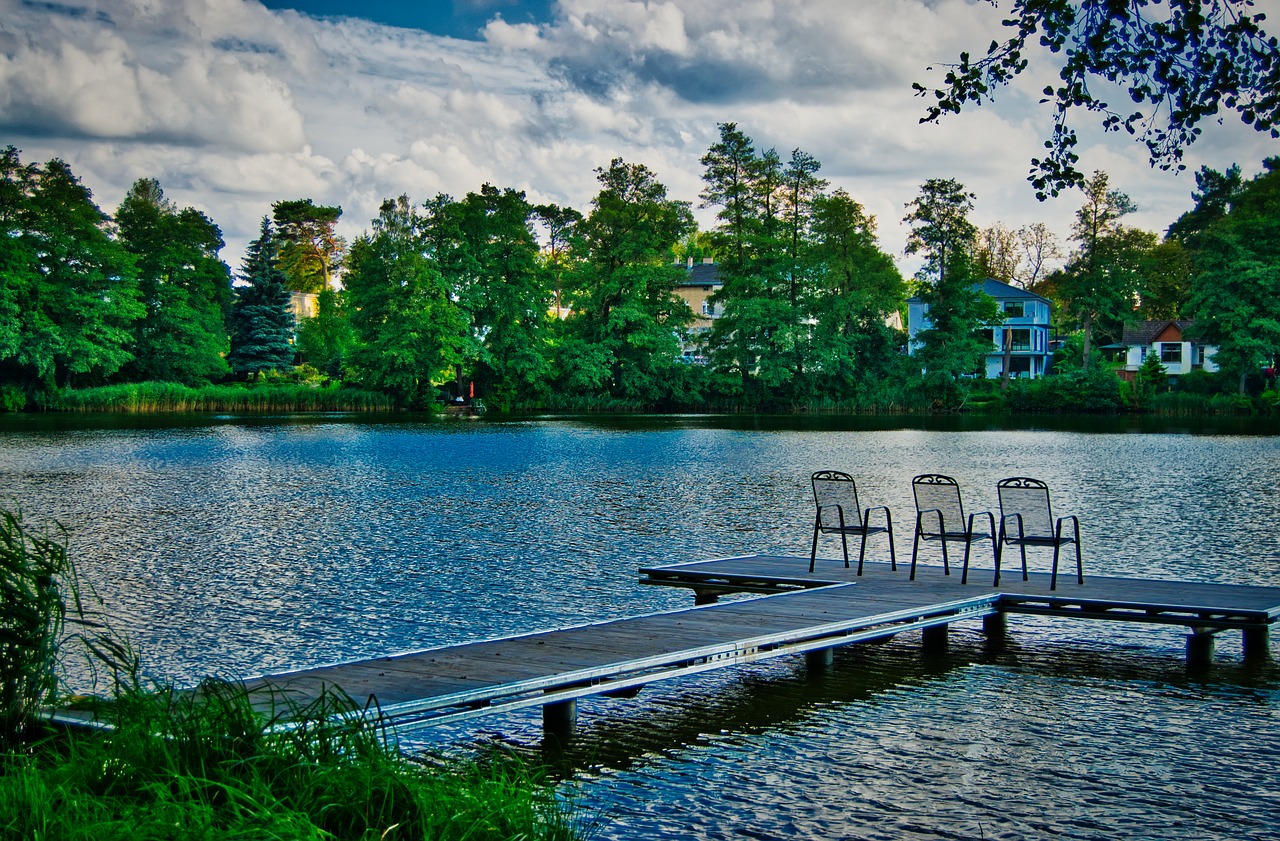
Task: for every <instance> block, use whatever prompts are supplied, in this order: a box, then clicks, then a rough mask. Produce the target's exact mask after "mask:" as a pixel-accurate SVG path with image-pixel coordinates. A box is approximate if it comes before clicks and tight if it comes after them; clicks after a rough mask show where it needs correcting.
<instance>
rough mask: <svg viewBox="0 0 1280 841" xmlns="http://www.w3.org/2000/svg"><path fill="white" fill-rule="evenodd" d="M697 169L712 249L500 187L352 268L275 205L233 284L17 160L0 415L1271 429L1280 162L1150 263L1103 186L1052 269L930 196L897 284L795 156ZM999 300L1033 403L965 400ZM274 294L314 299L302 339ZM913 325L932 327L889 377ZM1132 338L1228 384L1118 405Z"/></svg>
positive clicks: (1204, 185)
mask: <svg viewBox="0 0 1280 841" xmlns="http://www.w3.org/2000/svg"><path fill="white" fill-rule="evenodd" d="M701 163H702V165H703V185H704V186H703V189H702V192H701V194H700V195H699V196H698V201H699V203H700V205H699V206H700V207H702V208H709V209H712V210H714V213H715V224H714V225H713V226H712V227H711V228H710V229H709V230H698V227H697V225H696V224H695V222H694V216H693V205H692V203H691V202H689V201H685V200H680V199H675V198H672V197H671V196H669V195H668V191H667V188H666V187H665V186H664V185H663V183H662V182H661V180H660V179H659V176H658V174H657V173H655V172H654V171H652V170H651V169H649V168H648V167H647V166H645V165H643V164H639V163H631V162H627V161H624V160H622V159H614V160H612V161H610V162H609V164H608V165H607V166H602V167H600V168H599V169H597V170H596V175H597V179H598V183H599V192H598V193H597V194H596V195H595V197H594V198H593V199H592V200H591V202H590V206H589V207H586V208H584V209H581V210H578V209H574V208H570V207H559V206H556V205H535V204H532V203H530V202H529V201H528V199H527V198H526V196H525V194H524V193H523V192H521V191H518V190H515V189H512V188H503V187H497V186H494V185H491V184H484V185H482V186H480V187H479V189H478V190H477V191H476V192H473V193H468V194H467V195H465V196H463V197H462V198H460V199H455V198H453V197H450V196H447V195H437V196H434V197H431V198H428V199H426V200H422V201H418V200H413V199H410V197H408V196H405V195H401V196H398V197H394V198H388V199H387V200H386V201H384V202H383V204H382V207H381V209H380V211H379V213H378V215H377V217H376V218H374V219H373V220H371V222H370V223H369V227H368V229H367V230H366V231H365V232H364V233H363V234H361V235H360V236H358V237H357V238H356V239H355V240H354V241H353V242H350V243H347V242H345V241H344V240H343V239H342V238H341V237H340V236H338V235H337V234H336V233H335V229H336V225H337V223H338V221H339V220H340V219H341V215H342V209H341V208H339V207H330V206H323V205H317V204H315V203H314V202H313V201H312V200H310V199H296V200H282V201H278V202H275V203H274V204H273V205H272V208H271V213H270V214H269V215H268V216H266V217H264V218H263V219H262V220H261V227H260V232H259V235H258V237H257V238H256V239H255V240H254V241H253V242H252V243H251V245H250V246H249V248H248V249H247V251H246V254H245V256H244V259H243V261H242V263H241V265H240V266H239V268H238V270H237V271H234V272H233V271H232V270H231V268H230V267H229V266H227V264H226V263H225V262H224V261H223V260H222V258H221V257H220V252H221V250H222V248H223V240H222V234H221V231H220V229H219V227H218V225H217V224H216V223H215V222H214V221H213V220H212V219H210V218H209V217H208V216H206V215H205V214H204V213H202V212H200V211H199V210H196V209H194V208H190V207H186V208H179V207H177V206H176V205H175V204H174V203H173V202H172V201H170V200H169V199H168V198H167V197H166V196H165V194H164V191H163V189H162V187H161V185H160V184H159V183H158V182H157V181H156V180H154V179H147V178H144V179H140V180H138V181H137V182H136V183H134V185H133V186H132V187H131V189H130V190H129V191H128V194H127V195H126V196H125V197H124V198H123V199H122V200H121V201H120V203H119V205H118V209H117V210H116V212H115V214H114V215H108V214H106V213H104V212H103V211H102V210H101V209H100V208H99V206H98V205H97V204H96V203H95V201H94V198H93V195H92V193H91V192H90V190H89V189H88V188H86V187H85V186H84V184H83V183H82V182H81V181H80V180H79V179H78V178H77V177H76V176H75V174H74V173H73V172H72V171H71V169H70V167H69V166H68V165H67V164H66V163H64V162H63V161H60V160H57V159H55V160H51V161H49V162H47V163H45V164H31V163H24V162H23V161H22V160H21V154H20V152H19V150H17V149H15V148H14V147H12V146H10V147H8V148H6V149H5V150H4V151H3V153H2V154H0V223H2V225H3V232H4V236H3V237H0V410H9V411H20V410H23V409H58V408H113V407H116V406H115V405H114V403H113V401H117V402H118V395H121V394H128V395H134V397H133V398H132V400H133V403H132V405H133V408H138V405H137V404H138V398H137V395H138V394H142V393H151V394H182V395H188V396H187V397H183V398H181V399H178V398H172V399H167V400H166V399H157V401H156V406H155V407H157V408H202V407H206V406H213V405H222V406H226V405H232V406H241V405H242V406H244V407H249V408H252V407H253V405H254V402H253V399H251V398H249V397H237V396H236V395H237V394H239V395H248V394H250V393H252V392H253V390H254V389H266V388H276V389H277V390H279V389H284V390H285V392H284V393H287V394H291V395H295V396H296V395H297V394H305V393H315V394H324V395H329V397H328V398H326V399H323V400H313V401H311V402H308V401H307V400H305V399H304V400H294V402H293V403H292V404H291V405H296V406H297V407H299V408H389V407H397V408H404V409H413V410H428V409H432V408H433V407H439V406H441V405H444V404H448V403H450V402H452V401H454V400H456V399H458V398H463V399H465V400H470V399H471V398H472V397H474V398H476V399H478V400H480V401H483V403H484V404H485V405H487V406H488V407H489V408H490V409H491V410H498V411H520V410H550V411H831V412H913V411H952V410H956V409H960V408H975V407H979V406H982V407H987V408H991V409H996V410H1008V411H1027V410H1042V411H1043V410H1054V411H1057V410H1071V409H1076V410H1088V411H1123V410H1150V409H1152V408H1156V409H1159V408H1160V407H1161V406H1170V405H1172V406H1175V407H1181V408H1183V409H1185V408H1186V407H1188V406H1191V405H1193V404H1195V405H1201V406H1202V407H1204V408H1214V409H1227V410H1231V411H1239V410H1242V409H1243V410H1250V411H1253V410H1259V411H1266V410H1268V409H1269V408H1271V409H1274V407H1275V405H1276V402H1277V401H1276V399H1275V394H1276V392H1275V387H1274V374H1273V373H1272V372H1273V371H1274V363H1275V355H1276V350H1277V348H1278V347H1280V158H1272V159H1269V160H1266V161H1264V162H1263V163H1262V169H1261V172H1259V173H1258V174H1256V175H1253V176H1252V177H1246V176H1245V175H1244V173H1243V172H1242V171H1241V169H1240V167H1239V166H1232V167H1230V168H1229V169H1227V170H1226V171H1225V172H1218V171H1215V170H1212V169H1208V168H1204V169H1202V170H1201V171H1200V172H1198V173H1197V174H1196V177H1195V183H1196V190H1195V192H1194V193H1193V195H1192V199H1193V202H1192V204H1193V206H1192V209H1191V210H1189V211H1188V212H1186V213H1184V214H1183V215H1182V216H1181V217H1179V218H1178V219H1176V220H1172V221H1171V224H1170V225H1169V227H1168V229H1167V230H1166V231H1165V232H1163V233H1161V234H1158V233H1155V232H1152V231H1146V230H1141V229H1138V228H1134V227H1130V226H1128V225H1127V224H1126V221H1125V217H1126V216H1127V215H1128V214H1130V213H1131V212H1133V210H1134V203H1133V201H1132V200H1131V199H1130V198H1129V197H1128V196H1127V195H1126V194H1125V193H1123V192H1122V191H1121V190H1119V189H1116V188H1115V187H1113V186H1112V185H1111V184H1110V182H1109V178H1108V176H1107V174H1106V173H1103V172H1095V173H1093V174H1092V176H1090V177H1085V178H1082V179H1081V183H1080V184H1079V185H1077V187H1076V188H1075V189H1078V191H1079V195H1080V198H1081V204H1080V207H1079V210H1078V211H1077V212H1076V216H1075V223H1074V225H1073V226H1072V229H1071V231H1070V233H1069V236H1068V237H1067V238H1066V239H1065V240H1062V239H1059V238H1058V237H1057V236H1056V235H1055V234H1054V233H1053V232H1051V231H1049V230H1048V229H1047V228H1046V226H1045V225H1043V224H1042V223H1035V222H1028V223H1024V224H1021V225H1018V226H1008V225H1004V224H997V225H995V226H992V227H989V228H985V229H980V228H978V227H977V226H975V225H974V224H973V223H972V222H971V221H970V218H971V216H972V214H973V209H974V202H975V200H976V198H977V197H976V196H975V195H974V194H973V193H971V192H969V191H968V190H966V188H965V187H964V185H962V184H960V183H958V182H956V181H954V180H951V179H931V180H928V181H925V182H924V183H923V184H921V186H920V191H919V193H918V195H917V196H915V197H914V198H912V199H910V200H908V201H905V202H904V207H905V215H904V221H905V222H906V223H907V224H908V225H909V228H910V235H909V239H908V245H907V249H906V252H907V254H909V255H914V256H915V257H916V258H917V259H918V260H919V261H920V264H921V268H920V270H919V271H918V272H917V273H916V275H915V276H914V277H910V278H904V277H903V276H902V275H901V274H900V272H899V269H898V268H897V264H896V263H895V260H894V256H893V255H891V254H888V253H886V252H885V251H884V250H883V248H882V247H881V245H880V243H879V241H878V239H877V235H876V219H875V218H874V217H872V216H870V215H868V214H867V212H866V211H865V209H864V207H863V205H862V204H860V203H859V202H858V201H857V199H856V198H855V197H854V196H852V195H850V194H849V193H848V192H847V191H845V190H844V189H840V188H836V189H831V188H830V184H829V183H828V182H827V181H826V180H824V179H823V178H822V177H821V175H820V172H821V163H820V162H819V161H818V160H816V159H815V158H814V157H813V156H811V155H809V154H807V153H805V152H803V151H801V150H799V149H797V150H794V151H793V152H791V154H790V156H789V157H786V158H784V157H783V156H782V155H780V154H779V153H778V152H777V151H776V150H775V149H772V148H770V149H764V148H761V147H760V146H759V145H758V144H756V143H755V142H754V141H753V140H752V139H751V138H750V137H749V136H748V135H747V134H746V133H744V132H743V131H742V130H740V129H739V127H738V126H737V125H736V124H734V123H724V124H721V125H720V126H719V137H718V140H717V142H715V143H714V144H712V145H711V146H710V148H709V149H708V150H707V152H706V154H705V155H704V156H703V157H702V159H701ZM708 258H709V259H712V260H714V261H715V263H716V268H717V272H718V278H719V281H720V282H721V285H720V286H718V288H717V289H716V291H715V293H714V295H713V296H712V298H711V301H710V306H711V307H712V309H713V312H714V314H715V316H716V317H715V318H714V319H712V320H711V322H710V327H709V328H708V329H700V330H694V329H691V326H692V325H693V323H694V321H695V318H696V315H697V314H695V313H694V312H693V311H692V310H691V309H690V307H689V305H688V304H687V303H686V301H685V300H684V299H683V298H681V297H680V296H679V295H678V294H677V292H676V289H677V287H678V285H679V284H681V283H682V282H683V281H685V280H686V279H687V277H688V274H687V271H688V269H687V266H688V265H689V264H690V261H693V262H699V263H700V262H702V261H703V260H704V259H708ZM988 277H990V278H995V279H998V280H1002V281H1004V282H1007V283H1011V284H1014V285H1016V286H1020V287H1023V288H1026V289H1027V290H1029V291H1032V292H1035V293H1036V294H1039V295H1042V296H1044V297H1046V298H1049V299H1050V300H1051V301H1052V302H1053V305H1054V322H1055V323H1054V329H1055V332H1056V334H1057V338H1058V339H1059V340H1060V341H1061V344H1062V349H1061V350H1060V351H1058V352H1057V353H1056V354H1055V359H1054V373H1053V375H1052V376H1049V377H1046V378H1043V379H1041V380H1035V381H1030V380H1014V381H1012V382H1010V381H1008V380H1005V381H1003V382H1001V381H995V382H992V381H986V380H983V379H981V377H980V376H978V372H979V371H980V370H981V366H982V361H983V357H984V355H985V354H986V353H989V352H990V351H991V346H990V335H991V333H990V328H991V327H992V326H993V325H997V324H999V323H1000V319H1001V316H1000V314H999V313H998V312H997V311H996V308H995V307H994V303H993V301H992V299H990V298H988V297H987V296H985V295H983V294H982V293H981V292H980V291H978V289H977V286H978V285H979V284H980V282H981V281H982V280H983V279H984V278H988ZM293 293H310V294H311V295H314V296H315V298H314V302H315V303H314V307H315V309H314V313H309V314H308V315H310V317H305V318H298V317H297V315H296V314H295V310H296V304H295V302H294V300H293V299H294V297H295V296H294V295H293ZM911 296H915V297H917V298H919V299H920V300H921V301H923V302H924V303H926V304H928V306H929V313H930V318H931V322H932V324H931V326H930V327H929V329H927V330H924V331H923V332H921V333H920V334H919V336H917V337H916V338H917V341H918V343H919V344H918V347H916V348H913V350H912V352H911V353H908V341H907V336H906V333H905V332H904V331H903V329H902V324H903V318H902V317H903V314H904V312H905V302H906V300H907V298H908V297H911ZM1149 319H1171V320H1173V319H1176V320H1181V321H1190V322H1194V326H1193V327H1191V328H1190V331H1191V333H1190V334H1191V335H1192V336H1193V337H1194V338H1195V339H1196V340H1197V341H1199V342H1202V343H1204V344H1207V345H1212V346H1215V347H1216V348H1217V352H1216V356H1215V357H1214V361H1215V362H1216V364H1217V366H1218V367H1219V368H1220V369H1221V370H1220V372H1218V373H1215V374H1209V373H1206V372H1196V373H1195V375H1192V376H1184V377H1182V378H1180V379H1179V381H1178V382H1176V383H1175V382H1173V381H1172V380H1171V379H1170V378H1167V377H1165V376H1164V375H1163V371H1162V370H1161V369H1160V366H1159V365H1158V364H1157V365H1148V366H1144V369H1143V371H1142V372H1141V373H1140V376H1139V377H1138V379H1137V381H1136V382H1135V383H1132V384H1131V383H1126V382H1122V381H1121V380H1120V379H1119V378H1118V377H1117V376H1116V374H1115V373H1114V370H1113V366H1110V365H1109V364H1108V363H1107V361H1106V360H1105V358H1104V357H1103V355H1102V353H1101V351H1100V348H1102V347H1103V346H1105V345H1107V344H1108V343H1111V342H1114V341H1115V340H1116V339H1118V337H1119V336H1120V333H1121V331H1122V329H1123V327H1124V325H1125V324H1126V323H1132V322H1135V321H1142V320H1149ZM691 348H692V349H696V353H688V352H687V351H689V350H690V349H691ZM691 359H692V360H696V362H691V361H690V360H691ZM192 394H195V395H200V394H206V395H208V394H214V395H217V396H216V397H215V398H209V399H207V400H202V399H201V398H200V397H198V396H197V397H190V396H189V395H192ZM112 395H116V396H117V397H113V396H112ZM1190 395H1195V396H1196V397H1195V399H1192V398H1191V397H1190ZM289 399H290V400H293V398H289ZM238 401H239V402H238ZM143 402H145V401H143Z"/></svg>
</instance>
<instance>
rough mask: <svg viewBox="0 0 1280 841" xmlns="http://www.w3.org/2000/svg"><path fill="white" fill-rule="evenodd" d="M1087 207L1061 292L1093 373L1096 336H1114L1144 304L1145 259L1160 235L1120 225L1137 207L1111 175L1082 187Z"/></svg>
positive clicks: (1059, 282)
mask: <svg viewBox="0 0 1280 841" xmlns="http://www.w3.org/2000/svg"><path fill="white" fill-rule="evenodd" d="M1082 189H1083V191H1084V194H1085V202H1084V204H1083V205H1081V206H1080V209H1079V210H1077V211H1076V221H1075V224H1074V225H1073V226H1072V229H1071V238H1072V239H1073V240H1074V241H1075V242H1076V243H1077V245H1078V246H1079V247H1078V249H1077V251H1076V252H1075V254H1074V255H1073V256H1072V259H1071V260H1070V261H1069V262H1068V263H1067V265H1066V267H1065V268H1064V269H1063V271H1062V272H1060V273H1059V274H1058V275H1057V278H1056V282H1055V290H1056V293H1057V296H1058V297H1059V299H1060V300H1061V301H1062V303H1063V305H1064V307H1065V308H1066V310H1067V311H1068V312H1069V313H1070V314H1071V316H1072V317H1073V318H1075V319H1076V320H1077V321H1078V322H1079V324H1080V329H1081V330H1082V331H1083V332H1084V346H1083V351H1082V352H1083V358H1082V359H1081V366H1082V367H1083V368H1084V370H1086V371H1087V370H1088V369H1089V365H1090V363H1091V359H1092V342H1093V338H1094V334H1095V332H1097V330H1098V329H1099V327H1101V329H1102V330H1103V331H1105V332H1107V333H1109V334H1112V335H1114V334H1115V333H1116V332H1117V331H1118V330H1119V329H1120V327H1121V325H1122V324H1123V323H1124V321H1125V319H1126V318H1127V317H1128V315H1129V313H1131V312H1132V311H1133V308H1134V306H1135V304H1136V303H1137V299H1138V289H1139V281H1140V277H1141V271H1140V270H1141V260H1142V255H1143V253H1144V252H1146V251H1149V250H1150V249H1151V248H1154V247H1155V244H1156V240H1155V235H1154V234H1150V233H1146V232H1144V231H1136V230H1134V229H1132V228H1126V227H1125V226H1124V225H1122V224H1121V223H1120V220H1121V219H1123V218H1124V217H1125V216H1127V215H1128V214H1130V213H1132V212H1134V211H1135V210H1136V209H1137V207H1136V206H1135V205H1134V203H1133V202H1132V201H1131V200H1130V199H1129V197H1128V196H1127V195H1125V194H1124V193H1122V192H1120V191H1119V190H1112V189H1110V188H1109V182H1108V178H1107V174H1106V173H1105V172H1095V173H1094V174H1093V176H1092V177H1090V178H1089V180H1088V181H1086V182H1085V184H1084V187H1083V188H1082Z"/></svg>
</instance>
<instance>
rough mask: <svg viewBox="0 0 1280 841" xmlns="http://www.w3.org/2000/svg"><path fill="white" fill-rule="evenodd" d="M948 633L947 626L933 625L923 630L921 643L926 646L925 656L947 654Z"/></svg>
mask: <svg viewBox="0 0 1280 841" xmlns="http://www.w3.org/2000/svg"><path fill="white" fill-rule="evenodd" d="M947 631H948V626H946V625H932V626H930V627H928V628H925V629H923V630H922V631H921V632H920V634H921V642H922V643H923V645H924V653H925V654H945V653H946V652H947Z"/></svg>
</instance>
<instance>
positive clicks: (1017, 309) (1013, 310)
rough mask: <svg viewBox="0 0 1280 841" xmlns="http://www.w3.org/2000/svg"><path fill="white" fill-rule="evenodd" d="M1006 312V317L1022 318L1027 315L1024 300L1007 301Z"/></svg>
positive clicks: (1005, 303) (1005, 304)
mask: <svg viewBox="0 0 1280 841" xmlns="http://www.w3.org/2000/svg"><path fill="white" fill-rule="evenodd" d="M1004 314H1005V317H1006V318H1022V317H1023V316H1024V315H1026V311H1025V310H1024V309H1023V305H1022V301H1005V302H1004Z"/></svg>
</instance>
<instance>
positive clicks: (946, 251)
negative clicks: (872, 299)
mask: <svg viewBox="0 0 1280 841" xmlns="http://www.w3.org/2000/svg"><path fill="white" fill-rule="evenodd" d="M974 198H975V197H974V194H973V193H970V192H968V191H967V190H965V189H964V186H963V185H962V184H960V183H959V182H957V181H955V180H953V179H940V178H931V179H929V180H928V181H926V182H925V183H924V184H923V185H922V186H921V188H920V195H919V196H917V197H916V198H915V199H914V200H912V201H911V202H909V203H908V204H907V209H908V211H909V212H908V213H907V215H906V216H905V217H904V218H903V221H904V222H906V223H907V224H908V225H910V226H911V232H910V233H909V234H908V236H907V247H906V253H907V254H920V255H922V256H923V258H924V263H923V265H922V266H921V267H920V270H919V271H918V272H916V288H917V292H916V294H917V296H918V297H919V299H920V301H921V302H922V303H923V304H924V305H926V306H927V307H928V320H929V326H928V327H926V328H924V329H922V330H920V331H919V332H918V333H917V334H916V337H915V339H916V341H917V342H919V347H918V349H917V351H916V353H915V356H916V358H917V359H918V360H919V362H920V365H921V367H922V368H923V369H924V370H925V382H926V385H927V386H928V387H929V389H930V390H931V391H932V392H933V394H934V397H935V399H937V400H939V401H940V402H942V403H943V404H944V405H953V404H955V403H956V402H957V401H958V400H959V399H960V398H961V397H962V392H963V389H962V388H961V378H962V377H964V376H966V375H970V374H974V373H976V372H978V371H979V370H980V369H981V367H982V360H983V357H984V355H985V354H986V353H987V352H988V351H989V350H990V349H991V347H992V345H991V339H990V333H988V332H985V331H982V332H980V331H981V328H983V327H986V326H990V325H992V324H994V323H995V322H996V321H997V320H998V319H997V314H996V308H995V301H994V300H993V299H992V298H990V297H988V296H987V295H984V294H983V293H982V292H981V291H980V290H979V289H978V288H977V287H976V285H975V284H976V282H977V281H978V280H979V278H977V277H976V276H975V273H974V270H973V263H972V257H971V254H972V249H973V244H974V237H975V235H976V234H977V228H975V227H974V225H973V223H972V222H970V221H969V214H970V213H972V212H973V200H974Z"/></svg>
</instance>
